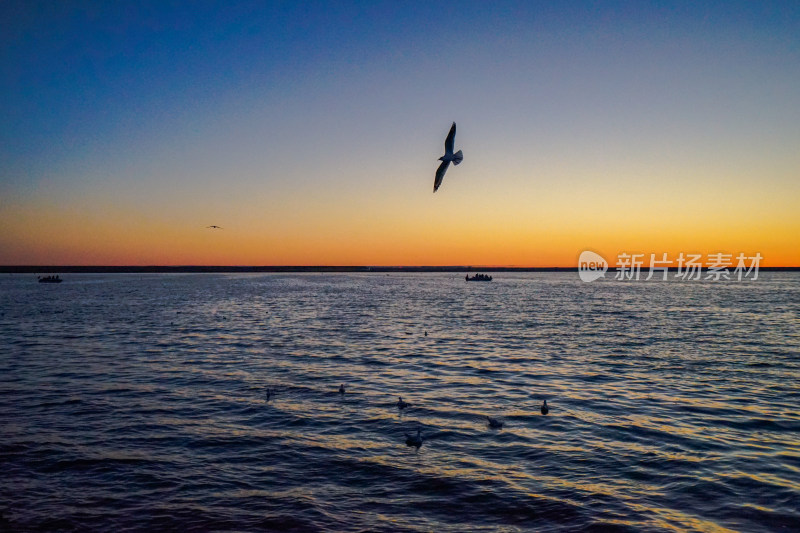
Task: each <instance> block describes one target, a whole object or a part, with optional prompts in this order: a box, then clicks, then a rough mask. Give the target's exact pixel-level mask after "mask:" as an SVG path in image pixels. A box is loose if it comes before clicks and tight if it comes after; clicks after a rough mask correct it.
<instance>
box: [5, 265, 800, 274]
mask: <svg viewBox="0 0 800 533" xmlns="http://www.w3.org/2000/svg"><path fill="white" fill-rule="evenodd" d="M730 268H731V269H733V266H731V267H730ZM478 270H481V271H485V272H577V271H578V267H577V266H569V267H561V266H547V267H531V266H504V265H494V266H492V265H440V266H437V265H258V266H247V265H0V273H2V274H38V273H42V274H49V273H58V272H69V273H86V274H92V273H96V274H103V273H120V274H122V273H134V274H135V273H170V272H176V273H180V272H185V273H192V272H197V273H203V272H208V273H224V272H289V273H290V272H367V273H368V272H472V271H478ZM608 270H609V271H611V270H618V267H617V266H612V265H609V266H608ZM649 270H650V267H648V266H644V265H642V266H641V268H640V271H642V272H645V271H649ZM656 270H659V271H660V270H661V269H660V268H657V269H656ZM668 270H669V271H670V272H672V271H677V270H678V267H676V266H670V267H668ZM701 270H703V271H706V270H708V267H707V266H705V265H703V266H702V267H701ZM759 270H760V271H763V272H770V271H772V272H792V271H800V266H760V267H759Z"/></svg>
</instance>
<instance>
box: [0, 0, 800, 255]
mask: <svg viewBox="0 0 800 533" xmlns="http://www.w3.org/2000/svg"><path fill="white" fill-rule="evenodd" d="M454 121H455V122H456V123H457V125H458V132H457V135H456V142H455V144H456V150H458V149H461V150H462V151H463V153H464V161H463V163H462V164H461V165H459V166H457V167H455V166H452V165H451V167H450V168H449V170H448V171H447V174H446V176H445V178H444V182H443V184H442V186H441V188H440V189H439V191H438V192H436V193H435V194H434V193H433V192H432V191H433V178H434V173H435V171H436V168H437V166H438V164H439V161H438V158H439V157H440V156H441V155H443V153H444V138H445V136H446V135H447V132H448V130H449V128H450V125H451V123H452V122H454ZM210 225H218V226H221V227H222V228H223V229H213V228H208V227H207V226H210ZM798 235H800V3H798V2H796V1H786V2H769V1H762V2H751V1H745V2H738V1H725V2H646V1H631V2H602V1H577V0H575V1H569V2H555V1H546V2H536V1H526V2H503V1H496V2H458V1H448V2H434V1H431V2H416V1H414V2H404V1H398V0H394V1H391V2H353V3H350V2H344V1H337V2H301V1H290V2H252V3H246V2H165V1H158V2H147V1H136V2H127V1H120V2H34V1H22V2H16V1H5V2H3V3H0V264H3V265H497V266H499V265H502V266H530V267H547V266H576V265H577V258H578V256H579V254H580V253H581V251H583V250H592V251H595V252H597V253H600V254H601V255H603V256H604V257H606V258H607V259H608V260H609V262H611V263H612V264H614V263H615V260H614V258H615V257H617V256H618V254H620V253H644V254H647V255H648V256H649V254H651V253H655V254H657V255H658V256H660V254H662V253H668V254H669V257H670V258H672V257H674V256H677V255H678V254H679V253H681V252H684V253H687V254H688V253H699V254H703V255H704V256H707V255H708V254H714V253H729V254H732V255H733V256H736V255H737V254H739V253H745V254H747V255H748V256H752V255H755V254H756V253H759V254H761V256H763V258H764V259H763V261H762V262H761V265H762V266H800V246H798V244H799V243H800V241H799V240H798Z"/></svg>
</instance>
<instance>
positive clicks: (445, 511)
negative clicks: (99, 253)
mask: <svg viewBox="0 0 800 533" xmlns="http://www.w3.org/2000/svg"><path fill="white" fill-rule="evenodd" d="M62 277H63V278H64V280H65V281H64V283H62V284H60V285H45V284H37V283H36V280H35V277H34V276H31V275H3V276H2V278H0V472H2V474H1V476H2V482H1V483H0V510H2V511H3V512H4V515H5V519H6V520H7V521H8V522H7V523H6V526H7V527H10V528H12V529H21V530H26V529H45V530H54V531H58V530H63V531H73V530H74V531H126V530H132V531H137V530H169V529H177V530H182V531H210V530H214V531H230V530H236V531H259V530H288V531H291V530H294V531H323V530H324V531H440V532H444V531H453V532H463V531H525V530H531V531H563V530H566V531H593V530H595V531H637V532H638V531H674V530H696V531H729V530H734V531H759V532H760V531H800V275H799V274H797V273H780V272H768V273H764V272H762V273H761V274H760V275H759V279H758V280H756V281H752V280H751V281H746V282H711V281H709V282H686V281H670V282H656V281H653V280H651V281H647V282H645V281H640V282H617V281H613V280H607V281H603V280H601V281H597V282H594V283H582V282H581V281H580V280H579V279H578V276H577V274H576V273H526V274H516V273H515V274H503V273H497V274H495V275H494V281H493V282H491V283H465V282H464V278H463V274H462V275H459V274H398V273H393V274H389V275H386V274H298V275H294V274H231V275H211V274H185V275H184V274H169V275H160V274H149V275H134V274H131V275H89V274H83V275H76V274H73V275H63V276H62ZM426 332H427V336H425V333H426ZM342 383H344V384H345V385H346V389H347V392H346V393H345V394H344V395H340V394H339V393H338V392H337V391H338V387H339V385H340V384H342ZM267 387H272V388H274V389H275V390H276V395H275V397H273V398H271V399H270V400H269V401H267V399H266V394H265V393H266V389H267ZM398 396H402V397H403V399H404V400H405V401H407V402H409V403H410V404H411V406H410V407H409V408H407V409H406V410H405V411H404V412H400V411H399V410H398V409H397V407H396V406H395V403H396V402H397V399H398ZM543 399H547V401H548V404H549V405H550V408H551V410H550V413H549V415H547V416H543V415H541V414H540V412H539V407H540V405H541V403H542V400H543ZM485 415H489V416H492V417H497V418H501V419H503V420H504V422H505V426H504V427H503V428H502V429H499V430H498V429H491V428H489V427H488V426H487V423H486V419H485V418H483V417H484V416H485ZM418 428H419V429H421V432H422V435H423V436H424V437H425V442H424V444H423V445H422V447H421V448H420V449H419V450H416V449H415V448H414V447H408V446H406V444H405V439H406V438H405V433H416V430H417V429H418ZM0 529H2V525H0Z"/></svg>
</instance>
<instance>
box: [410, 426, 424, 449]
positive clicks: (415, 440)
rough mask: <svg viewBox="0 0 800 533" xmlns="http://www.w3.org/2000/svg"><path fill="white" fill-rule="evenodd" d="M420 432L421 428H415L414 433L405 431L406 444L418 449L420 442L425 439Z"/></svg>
mask: <svg viewBox="0 0 800 533" xmlns="http://www.w3.org/2000/svg"><path fill="white" fill-rule="evenodd" d="M420 433H421V430H420V429H419V428H417V434H416V435H409V434H408V433H406V446H414V447H415V448H416V449H418V450H419V447H420V446H422V443H423V441H424V440H425V437H423V436H422V435H421V434H420Z"/></svg>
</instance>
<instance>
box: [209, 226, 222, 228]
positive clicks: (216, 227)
mask: <svg viewBox="0 0 800 533" xmlns="http://www.w3.org/2000/svg"><path fill="white" fill-rule="evenodd" d="M206 227H207V228H211V229H222V227H220V226H206Z"/></svg>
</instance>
